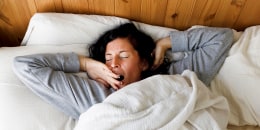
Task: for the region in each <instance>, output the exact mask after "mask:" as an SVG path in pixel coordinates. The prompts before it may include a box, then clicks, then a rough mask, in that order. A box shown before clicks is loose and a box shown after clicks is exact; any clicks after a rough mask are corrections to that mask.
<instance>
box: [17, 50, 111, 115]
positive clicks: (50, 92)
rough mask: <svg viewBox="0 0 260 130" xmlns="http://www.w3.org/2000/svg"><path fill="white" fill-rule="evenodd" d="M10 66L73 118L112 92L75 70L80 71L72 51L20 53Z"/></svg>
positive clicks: (34, 88) (26, 81)
mask: <svg viewBox="0 0 260 130" xmlns="http://www.w3.org/2000/svg"><path fill="white" fill-rule="evenodd" d="M13 68H14V71H15V73H16V74H17V76H18V77H19V78H20V79H21V80H22V81H23V82H24V83H25V85H26V86H27V87H28V88H30V89H31V90H32V91H33V92H34V93H35V94H37V95H38V96H40V97H41V98H43V99H44V100H45V101H47V102H49V103H51V104H52V105H54V106H56V107H58V108H59V109H60V110H62V111H63V112H65V113H66V114H68V115H70V116H72V117H73V118H75V119H78V117H79V115H80V114H81V113H82V112H84V111H86V109H88V108H89V107H90V106H92V105H93V104H95V103H98V102H102V101H103V100H104V99H105V98H106V97H107V96H108V95H109V94H111V93H112V90H111V89H106V88H105V87H103V86H102V85H101V84H99V83H98V82H96V81H94V80H91V79H89V78H87V77H82V76H78V75H76V74H75V73H78V72H79V71H80V65H79V59H78V55H77V54H75V53H64V54H61V53H58V54H36V55H28V56H19V57H16V58H15V59H14V65H13Z"/></svg>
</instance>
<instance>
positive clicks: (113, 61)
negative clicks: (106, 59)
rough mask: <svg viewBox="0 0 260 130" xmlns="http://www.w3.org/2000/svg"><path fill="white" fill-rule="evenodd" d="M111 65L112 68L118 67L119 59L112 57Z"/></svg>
mask: <svg viewBox="0 0 260 130" xmlns="http://www.w3.org/2000/svg"><path fill="white" fill-rule="evenodd" d="M111 67H112V68H118V67H119V59H117V58H113V59H112V61H111Z"/></svg>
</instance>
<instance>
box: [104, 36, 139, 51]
mask: <svg viewBox="0 0 260 130" xmlns="http://www.w3.org/2000/svg"><path fill="white" fill-rule="evenodd" d="M122 50H124V51H132V50H135V49H134V47H133V45H132V44H131V42H130V41H129V40H128V38H117V39H115V40H113V41H111V42H109V43H108V44H107V47H106V52H107V53H108V52H114V51H122Z"/></svg>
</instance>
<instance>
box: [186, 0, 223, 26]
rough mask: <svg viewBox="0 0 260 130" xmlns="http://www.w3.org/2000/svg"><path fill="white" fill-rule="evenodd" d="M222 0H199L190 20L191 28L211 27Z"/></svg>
mask: <svg viewBox="0 0 260 130" xmlns="http://www.w3.org/2000/svg"><path fill="white" fill-rule="evenodd" d="M219 3H220V0H207V1H205V0H197V1H196V4H195V7H194V10H193V12H192V16H191V18H190V20H189V21H190V22H189V26H192V25H205V26H209V25H210V24H211V22H212V20H214V17H215V15H216V12H217V9H218V7H219Z"/></svg>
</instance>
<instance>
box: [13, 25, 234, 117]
mask: <svg viewBox="0 0 260 130" xmlns="http://www.w3.org/2000/svg"><path fill="white" fill-rule="evenodd" d="M232 38H233V36H232V31H231V30H230V29H220V28H205V29H193V30H190V31H185V32H171V34H170V37H166V38H163V39H161V40H159V41H158V42H157V44H155V43H154V42H153V40H152V38H151V37H150V36H148V35H146V34H144V33H143V32H141V31H139V30H138V29H136V27H135V26H134V25H133V24H131V23H126V24H123V25H120V26H118V27H116V28H114V29H112V30H109V31H107V32H105V33H104V34H103V35H102V36H101V37H100V38H99V39H98V40H97V42H96V43H94V44H93V45H92V46H91V47H90V48H89V49H90V57H85V56H79V55H76V54H75V53H73V52H72V53H66V54H36V55H28V56H19V57H16V58H15V60H14V70H15V72H16V74H17V75H18V76H19V78H20V79H21V80H22V81H23V82H24V83H25V84H26V85H27V86H28V87H29V88H30V89H31V90H32V91H33V92H34V93H36V94H37V95H38V96H40V97H41V98H43V99H44V100H45V101H47V102H49V103H51V104H53V105H54V106H56V107H57V108H59V109H60V110H61V111H63V112H64V113H66V114H68V115H69V116H71V117H73V118H75V119H78V118H79V116H80V114H81V113H83V112H85V111H86V110H87V109H88V108H89V107H91V106H92V105H93V104H96V103H99V102H102V101H103V100H104V99H105V98H106V97H107V96H108V95H109V94H111V93H113V92H115V90H117V89H120V88H122V87H124V86H126V85H128V84H130V83H133V82H136V81H139V80H141V79H144V78H146V77H148V76H150V75H153V74H155V73H169V74H177V73H181V72H182V71H183V70H185V69H190V70H193V71H194V72H196V74H197V75H198V77H199V78H200V79H201V80H202V81H203V82H204V83H205V84H209V82H210V81H211V80H212V78H213V77H214V75H215V74H216V73H217V71H218V70H219V68H220V66H221V65H222V63H223V62H224V59H225V57H226V54H227V51H228V49H229V48H230V46H231V43H232ZM170 48H171V49H172V52H173V55H174V54H175V52H178V53H179V54H181V55H180V56H179V58H178V60H176V59H174V60H173V61H168V62H164V61H165V60H164V59H165V58H164V57H165V52H166V51H167V50H169V49H170ZM165 70H167V72H166V71H165ZM80 71H85V72H87V74H88V76H89V78H82V77H79V76H77V75H74V74H72V73H77V72H80ZM120 77H121V79H120V80H121V81H119V80H118V78H120ZM122 77H123V78H122Z"/></svg>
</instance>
